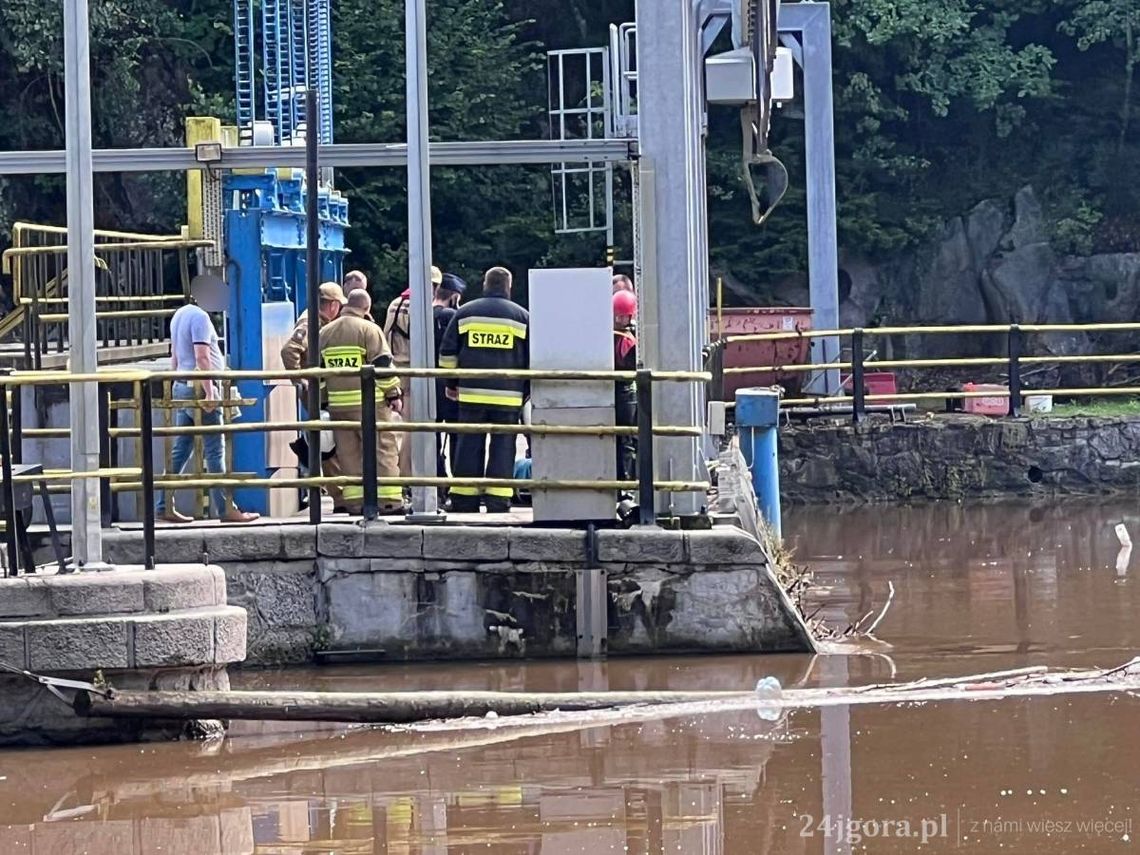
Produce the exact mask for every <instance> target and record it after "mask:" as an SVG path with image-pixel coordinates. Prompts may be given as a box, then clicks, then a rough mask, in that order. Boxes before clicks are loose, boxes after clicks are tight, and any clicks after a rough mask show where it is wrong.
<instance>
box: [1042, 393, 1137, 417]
mask: <svg viewBox="0 0 1140 855" xmlns="http://www.w3.org/2000/svg"><path fill="white" fill-rule="evenodd" d="M1041 415H1042V417H1044V418H1048V417H1050V416H1052V417H1054V418H1065V417H1068V416H1093V417H1096V416H1140V399H1138V398H1123V397H1121V398H1097V399H1095V400H1092V401H1089V402H1087V403H1083V404H1056V405H1054V407H1053V412H1051V413H1042V414H1041Z"/></svg>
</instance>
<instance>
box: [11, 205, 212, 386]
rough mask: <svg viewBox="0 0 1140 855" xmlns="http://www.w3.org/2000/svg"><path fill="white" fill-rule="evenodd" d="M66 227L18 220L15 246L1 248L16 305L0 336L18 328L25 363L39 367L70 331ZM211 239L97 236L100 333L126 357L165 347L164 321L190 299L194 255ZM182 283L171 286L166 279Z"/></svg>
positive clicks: (58, 356) (62, 347) (57, 352)
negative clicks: (193, 253) (189, 290)
mask: <svg viewBox="0 0 1140 855" xmlns="http://www.w3.org/2000/svg"><path fill="white" fill-rule="evenodd" d="M66 239H67V230H66V229H64V228H60V227H56V226H44V225H37V224H30V223H16V224H15V225H14V226H13V228H12V240H13V246H12V247H11V248H10V249H6V250H5V251H4V253H3V256H2V260H3V270H4V272H5V273H8V274H10V275H11V277H12V297H13V304H14V306H13V309H12V311H10V312H9V313H8V314H7V315H6V316H4V317H3V318H0V339H6V338H8V337H9V336H13V335H14V334H16V333H17V332H18V333H19V337H20V338H21V339H22V341H23V352H24V353H23V355H24V359H23V364H24V365H25V366H26V367H31V368H35V369H40V368H43V367H53V366H51V365H47V366H45V357H46V358H47V360H46V361H48V362H50V361H52V360H53V359H54V361H56V362H61V361H62V360H63V359H65V356H66V353H67V350H68V342H67V340H66V330H67V318H68V316H67V311H66V309H67V303H68V296H67V250H68V247H67V245H66V243H64V241H66ZM208 246H213V242H212V241H204V240H189V239H186V238H184V237H182V236H181V235H142V234H135V233H133V232H115V231H103V230H99V231H96V233H95V264H96V267H97V268H98V270H99V275H98V276H97V278H96V290H97V293H96V297H95V304H96V312H95V319H96V338H97V339H98V340H99V342H100V344H101V346H102V347H103V348H104V349H105V350H111V349H114V348H119V349H120V350H121V353H122V355H123V358H139V357H143V356H153V355H159V354H162V353H165V352H166V349H167V348H168V346H169V343H168V341H167V335H166V331H167V319H168V318H169V317H170V316H171V315H173V314H174V312H175V311H176V310H177V308H178V306H179V305H181V304H182V303H184V302H185V300H186V297H185V294H186V292H187V289H188V288H189V282H190V264H189V253H191V252H192V251H194V250H196V249H199V248H204V247H208ZM171 281H177V282H178V287H177V289H176V291H175V293H168V291H171V290H174V289H170V288H168V287H167V285H168V282H171Z"/></svg>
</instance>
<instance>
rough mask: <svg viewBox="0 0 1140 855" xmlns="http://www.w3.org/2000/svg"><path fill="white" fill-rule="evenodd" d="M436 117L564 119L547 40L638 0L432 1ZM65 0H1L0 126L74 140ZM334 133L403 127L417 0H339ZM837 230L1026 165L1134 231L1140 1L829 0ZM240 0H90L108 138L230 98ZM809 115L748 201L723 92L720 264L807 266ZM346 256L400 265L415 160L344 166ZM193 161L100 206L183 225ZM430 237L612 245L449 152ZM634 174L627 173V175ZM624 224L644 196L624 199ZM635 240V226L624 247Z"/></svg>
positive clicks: (99, 116) (501, 259)
mask: <svg viewBox="0 0 1140 855" xmlns="http://www.w3.org/2000/svg"><path fill="white" fill-rule="evenodd" d="M428 6H429V21H428V25H429V63H430V96H431V103H432V108H431V133H432V137H433V138H434V139H438V140H479V139H511V138H515V139H518V138H541V137H543V136H545V135H546V124H545V122H546V119H545V116H546V103H545V102H546V81H545V62H544V57H543V52H544V51H545V50H546V49H548V48H569V47H582V46H593V45H601V44H605V43H606V41H607V39H608V27H609V24H610V23H614V22H619V21H623V20H630V19H631V18H632V16H633V12H634V9H633V6H634V2H633V0H430V2H429V4H428ZM61 8H62V4H60V3H59V2H58V0H4V1H3V2H2V3H0V109H2V110H3V114H4V115H5V117H6V121H5V122H4V123H3V124H0V149H37V148H58V147H61V146H62V142H63V113H62V106H63V105H62V97H63V85H62V79H63V59H62V57H63V50H62V40H61V32H62V15H61ZM333 9H334V22H333V24H334V40H335V48H334V62H335V65H334V82H335V87H336V91H335V99H336V134H337V138H338V140H340V141H343V142H359V141H365V140H367V141H377V140H392V141H397V140H399V139H401V138H402V136H403V133H404V55H403V23H404V16H403V3H402V2H398V0H334V2H333ZM832 10H833V29H834V41H835V48H834V63H835V77H834V84H835V126H836V154H837V191H838V198H839V235H840V241H841V244H842V246H843V247H844V248H846V249H847V250H848V251H851V252H858V253H860V254H862V255H864V256H868V257H870V258H872V259H875V258H881V257H883V256H886V255H889V254H891V253H894V252H897V251H899V250H901V249H904V248H906V247H908V246H911V245H913V244H914V243H916V242H918V241H921V240H923V239H924V238H925V237H927V236H928V235H930V234H931V232H932V230H933V229H935V228H937V227H939V226H940V224H941V223H942V222H943V221H944V220H945V219H946V218H947V217H949V216H953V215H956V214H960V213H962V212H963V211H965V210H967V209H968V208H969V207H971V206H973V205H974V204H976V203H977V202H978V201H980V200H981V199H983V198H990V197H1007V196H1009V195H1011V194H1012V192H1013V191H1014V190H1015V189H1016V188H1017V187H1020V186H1022V185H1024V184H1027V183H1031V184H1033V185H1034V186H1035V187H1036V189H1037V190H1038V193H1039V195H1040V196H1041V197H1042V198H1043V200H1044V201H1045V204H1046V213H1047V216H1048V217H1049V219H1050V227H1051V230H1052V234H1053V236H1054V240H1055V243H1056V245H1057V248H1058V250H1060V251H1062V252H1073V253H1086V252H1093V251H1106V250H1116V251H1119V250H1135V249H1138V248H1140V217H1138V215H1137V210H1138V209H1140V198H1138V196H1140V190H1138V189H1137V188H1140V140H1138V139H1137V133H1136V124H1137V122H1136V121H1135V120H1134V117H1133V115H1132V112H1133V109H1132V102H1133V100H1134V78H1135V71H1136V64H1137V61H1138V60H1140V39H1138V38H1137V36H1138V28H1140V0H833V3H832ZM230 15H231V10H230V3H229V2H227V0H93V2H92V4H91V18H92V39H91V50H92V78H93V84H94V91H93V116H94V118H95V128H94V134H95V142H96V145H100V146H134V145H177V144H179V143H180V141H181V136H182V120H183V117H184V116H186V115H192V114H203V113H209V114H214V115H221V116H223V117H226V118H228V117H230V116H232V113H233V51H232V31H231V22H230ZM802 132H803V127H802V119H800V118H797V108H796V106H795V105H792V106H789V107H787V108H784V109H783V110H781V111H778V112H777V114H776V118H775V121H774V124H773V148H774V150H775V151H776V153H777V154H778V155H779V156H780V157H781V159H783V160H784V162H785V163H786V164H787V166H788V168H789V173H790V175H791V180H792V186H791V188H790V190H789V192H788V195H787V197H786V198H785V201H784V202H783V204H782V206H781V208H780V209H779V210H778V211H777V213H776V214H775V215H774V216H773V217H772V218H771V219H770V220H769V222H768V224H767V225H766V226H765V227H763V228H761V229H757V228H756V227H754V226H753V225H752V224H751V221H750V218H749V208H748V201H747V196H746V194H745V193H744V191H743V186H742V183H741V180H740V139H739V123H738V120H737V117H736V116H735V114H734V112H733V111H731V110H727V109H714V110H712V111H711V114H710V137H709V147H710V148H709V157H708V174H709V223H710V234H711V236H712V241H713V246H712V263H713V268H714V270H715V271H716V272H718V273H723V274H726V275H728V276H730V277H731V278H732V279H733V280H735V281H736V282H738V283H743V285H744V286H746V287H747V288H748V289H749V290H750V292H751V293H752V295H753V297H754V298H755V299H764V300H774V299H779V298H780V296H781V295H780V283H781V282H782V281H784V279H785V278H786V277H789V276H794V275H795V274H799V273H802V271H803V270H804V269H805V267H806V234H805V228H804V219H805V216H806V194H805V192H804V188H805V186H806V184H807V181H808V180H809V178H808V176H807V175H806V174H805V163H804V151H803V141H802ZM338 181H339V183H340V184H341V186H342V187H343V188H344V189H345V190H346V191H347V192H348V194H349V198H350V201H351V205H352V220H353V224H354V227H353V229H352V231H351V233H350V245H351V247H352V250H353V253H354V255H353V260H352V263H353V264H354V265H356V266H360V267H362V268H364V269H366V270H368V272H369V273H370V275H371V278H372V280H373V282H375V283H377V286H378V290H379V291H380V292H381V294H380V296H383V295H384V294H385V293H388V294H390V293H394V292H395V291H397V290H399V289H400V288H401V287H402V286H403V280H404V276H405V274H404V267H405V264H406V253H407V241H406V231H407V223H406V216H407V211H406V203H405V199H404V191H405V186H406V182H405V175H404V173H403V171H402V170H380V169H376V170H361V169H353V170H344V171H342V172H341V173H340V174H339V176H338ZM181 188H182V180H181V176H176V175H175V176H172V175H153V176H152V175H142V176H100V177H99V178H98V180H97V196H96V199H95V204H96V217H97V221H98V222H99V224H100V225H104V226H115V227H119V228H129V229H140V230H141V229H156V230H157V229H161V230H169V229H171V228H173V227H175V226H176V225H177V223H178V222H179V221H180V220H181V219H182V217H183V216H184V214H183V211H182V207H183V203H182V189H181ZM432 191H433V198H432V203H433V226H434V229H435V235H434V238H435V252H436V256H437V258H438V259H439V261H440V262H441V263H442V264H443V265H444V266H445V267H448V268H450V269H454V270H456V271H457V272H460V273H461V274H462V275H465V276H466V277H468V278H474V277H476V276H477V275H478V273H479V271H480V270H482V269H483V268H485V267H487V266H489V265H491V264H507V265H508V266H510V267H512V268H514V269H515V270H517V271H520V272H521V271H523V270H525V269H526V268H528V267H531V266H535V265H539V264H590V263H598V262H600V261H601V259H602V257H603V255H602V253H603V249H604V239H603V237H602V236H600V235H595V236H584V237H583V236H580V237H556V236H555V235H554V234H553V233H552V228H551V226H552V220H553V217H552V214H551V190H550V182H549V177H548V174H547V171H546V170H545V169H543V168H530V167H528V168H523V167H495V168H464V169H436V170H434V171H433V173H432ZM619 195H621V196H622V197H628V191H626V190H624V189H623V188H622V185H621V184H620V183H619ZM63 200H64V196H63V188H62V183H61V182H60V181H59V180H58V179H56V178H53V177H34V178H19V179H10V180H7V181H5V180H2V179H0V241H2V240H3V238H4V237H5V233H6V230H7V228H8V227H9V226H10V222H11V221H12V220H13V219H15V218H17V217H18V218H21V219H31V220H41V221H48V222H61V221H62V220H63ZM619 218H620V220H621V221H620V222H619V236H621V235H625V236H626V238H625V241H624V242H625V243H626V244H627V245H628V213H627V212H625V211H621V212H619ZM627 252H628V246H626V248H624V251H623V250H622V248H619V253H621V254H626V253H627Z"/></svg>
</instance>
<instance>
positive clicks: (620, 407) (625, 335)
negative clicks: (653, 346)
mask: <svg viewBox="0 0 1140 855" xmlns="http://www.w3.org/2000/svg"><path fill="white" fill-rule="evenodd" d="M613 306H614V370H615V371H636V370H637V337H636V336H635V335H634V334H633V324H634V320H635V319H636V318H637V297H635V296H634V293H633V292H632V291H624V290H623V291H616V292H614V296H613ZM614 424H616V425H618V426H619V427H632V426H634V425H636V424H637V388H636V386H635V385H634V384H633V382H631V381H629V380H622V381H619V382H617V383H614ZM636 461H637V439H636V438H635V437H632V436H619V437H618V438H617V477H618V479H619V480H621V481H633V480H635V479H636V478H637V465H636Z"/></svg>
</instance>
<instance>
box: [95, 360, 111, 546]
mask: <svg viewBox="0 0 1140 855" xmlns="http://www.w3.org/2000/svg"><path fill="white" fill-rule="evenodd" d="M96 389H97V390H98V394H99V468H100V469H104V470H106V469H110V468H111V389H110V387H109V386H107V385H105V384H103V383H99V384H96ZM99 511H100V517H99V523H100V525H102V526H103V528H110V527H111V479H110V478H100V479H99Z"/></svg>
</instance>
